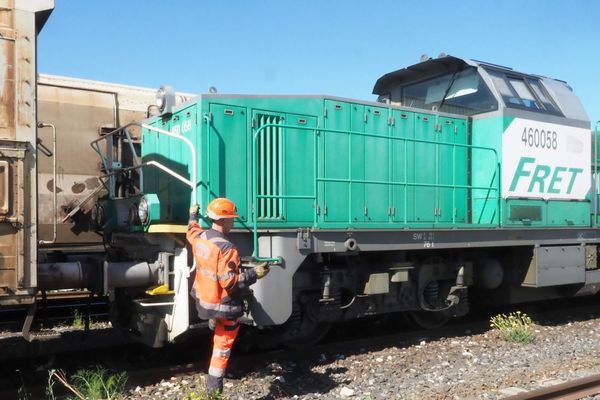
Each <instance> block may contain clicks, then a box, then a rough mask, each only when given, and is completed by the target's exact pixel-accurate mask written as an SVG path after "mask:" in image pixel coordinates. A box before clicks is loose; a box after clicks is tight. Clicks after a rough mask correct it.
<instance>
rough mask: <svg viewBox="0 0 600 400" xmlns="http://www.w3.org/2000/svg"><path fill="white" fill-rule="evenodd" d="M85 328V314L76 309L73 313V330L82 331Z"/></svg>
mask: <svg viewBox="0 0 600 400" xmlns="http://www.w3.org/2000/svg"><path fill="white" fill-rule="evenodd" d="M83 327H85V321H84V319H83V313H80V312H79V310H77V309H75V311H74V312H73V328H77V329H82V328H83Z"/></svg>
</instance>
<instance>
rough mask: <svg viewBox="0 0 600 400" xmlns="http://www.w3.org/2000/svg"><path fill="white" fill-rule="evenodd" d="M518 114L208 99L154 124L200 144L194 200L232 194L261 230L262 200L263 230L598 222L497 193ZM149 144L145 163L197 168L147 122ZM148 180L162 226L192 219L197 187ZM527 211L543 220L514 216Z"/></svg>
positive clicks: (246, 221) (575, 207) (321, 100)
mask: <svg viewBox="0 0 600 400" xmlns="http://www.w3.org/2000/svg"><path fill="white" fill-rule="evenodd" d="M510 122H511V118H505V117H492V118H488V119H475V120H474V121H472V127H471V130H470V131H469V123H468V120H467V118H461V117H451V116H443V115H436V114H435V113H431V114H429V113H426V112H416V111H414V110H411V109H401V108H397V107H385V106H381V107H379V106H375V105H373V104H371V103H361V102H358V101H349V100H342V99H330V98H326V97H297V98H293V97H251V96H240V97H225V96H208V97H203V98H199V99H198V100H196V101H195V102H193V103H190V104H188V105H184V106H183V107H182V108H180V109H179V110H177V111H176V112H175V113H174V114H173V115H172V116H171V117H170V118H161V117H158V118H156V119H155V120H152V121H150V124H151V125H154V126H157V127H159V128H163V129H167V130H170V131H171V132H174V131H175V132H179V133H180V134H182V135H184V136H186V137H187V138H189V139H190V140H191V141H192V142H193V143H194V144H195V146H196V151H197V173H198V176H197V179H198V194H197V199H196V200H195V201H196V202H198V203H199V204H201V205H202V206H203V207H205V206H206V204H208V202H209V201H210V200H211V199H213V198H215V197H229V198H231V199H232V200H234V201H235V202H236V204H237V206H238V211H239V214H240V219H239V220H236V226H237V227H246V228H251V227H252V223H253V207H254V210H255V212H256V213H257V216H258V218H257V223H258V228H298V227H309V226H313V227H317V228H324V229H329V228H332V229H346V228H355V229H365V228H374V229H375V228H377V229H380V228H430V227H434V228H436V227H438V228H450V227H472V228H477V227H490V226H500V225H503V226H523V225H531V226H562V225H586V224H589V203H587V202H573V201H570V202H567V201H549V202H546V201H543V200H527V199H510V200H506V201H498V198H499V195H500V192H499V190H500V189H501V188H500V184H499V182H500V160H501V157H502V132H503V131H504V129H505V128H506V127H507V126H508V125H509V124H510ZM184 124H185V126H184ZM254 137H256V139H254ZM254 140H256V142H255V147H256V157H257V159H256V161H255V162H253V156H252V154H253V153H252V152H253V141H254ZM142 152H143V154H142V156H143V161H144V162H147V161H149V160H156V161H159V162H161V163H163V164H165V165H166V166H168V167H169V168H171V169H173V170H174V171H175V172H177V173H179V174H181V175H182V176H184V177H190V176H191V173H192V172H191V162H190V161H191V160H190V154H189V153H190V151H189V149H187V148H186V146H185V144H183V143H181V142H179V141H177V140H175V139H173V138H170V137H167V136H161V137H159V135H158V134H156V133H152V132H149V131H146V130H144V132H143V146H142ZM254 174H256V176H254ZM254 179H256V182H255V184H256V189H257V198H256V201H255V200H254V198H253V192H252V188H253V184H254V181H253V180H254ZM143 189H144V192H145V193H156V194H157V195H158V198H159V199H160V207H161V209H160V211H161V217H160V222H161V223H185V221H186V220H187V209H188V207H189V204H190V202H191V199H190V194H191V190H190V188H189V187H187V186H186V185H185V184H184V183H182V182H179V181H177V180H176V179H175V178H173V177H171V176H169V175H167V174H165V173H164V172H162V171H160V170H158V169H154V168H146V169H145V172H144V188H143ZM513 206H517V209H516V211H515V212H513V213H512V214H513V217H512V219H511V217H510V216H511V210H512V209H511V207H513ZM522 206H532V207H539V210H537V209H534V208H527V207H525V208H523V207H522ZM518 207H521V208H518ZM586 207H587V208H586ZM536 210H537V211H536ZM538 211H539V212H538ZM527 212H533V213H534V214H535V216H536V218H533V219H532V218H516V219H515V216H516V217H518V216H519V215H521V214H522V213H525V214H527ZM519 213H521V214H519ZM538 214H539V218H540V219H539V220H537V216H538Z"/></svg>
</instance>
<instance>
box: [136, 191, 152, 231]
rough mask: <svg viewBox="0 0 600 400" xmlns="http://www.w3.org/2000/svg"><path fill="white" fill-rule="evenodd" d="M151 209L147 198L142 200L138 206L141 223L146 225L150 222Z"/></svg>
mask: <svg viewBox="0 0 600 400" xmlns="http://www.w3.org/2000/svg"><path fill="white" fill-rule="evenodd" d="M149 209H150V207H149V206H148V200H146V198H145V197H142V199H141V200H140V204H139V205H138V209H137V214H138V217H139V218H140V222H141V223H142V224H145V223H146V222H148V211H149Z"/></svg>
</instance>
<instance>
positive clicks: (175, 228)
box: [148, 224, 187, 233]
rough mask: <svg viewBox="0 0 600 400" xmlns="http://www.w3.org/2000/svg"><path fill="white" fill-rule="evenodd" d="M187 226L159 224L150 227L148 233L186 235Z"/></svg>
mask: <svg viewBox="0 0 600 400" xmlns="http://www.w3.org/2000/svg"><path fill="white" fill-rule="evenodd" d="M186 232H187V225H171V224H157V225H150V228H148V233H186Z"/></svg>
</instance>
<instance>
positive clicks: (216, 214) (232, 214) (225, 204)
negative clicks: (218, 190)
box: [206, 197, 239, 220]
mask: <svg viewBox="0 0 600 400" xmlns="http://www.w3.org/2000/svg"><path fill="white" fill-rule="evenodd" d="M206 215H207V216H208V218H210V219H212V220H215V219H223V218H237V217H239V215H238V214H237V207H236V206H235V204H234V203H233V201H231V200H229V199H226V198H224V197H219V198H217V199H214V200H213V201H211V202H210V203H208V207H206Z"/></svg>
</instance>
